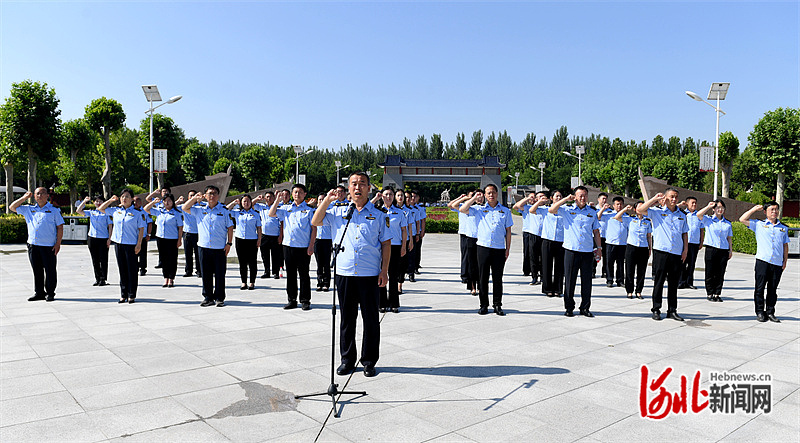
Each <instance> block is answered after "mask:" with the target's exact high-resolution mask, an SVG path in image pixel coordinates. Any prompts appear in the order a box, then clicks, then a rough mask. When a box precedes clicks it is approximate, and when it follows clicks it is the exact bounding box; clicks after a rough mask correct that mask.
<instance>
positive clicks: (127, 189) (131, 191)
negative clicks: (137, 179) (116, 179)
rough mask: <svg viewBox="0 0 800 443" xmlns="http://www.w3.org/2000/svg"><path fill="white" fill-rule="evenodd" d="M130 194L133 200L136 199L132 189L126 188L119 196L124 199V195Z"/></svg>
mask: <svg viewBox="0 0 800 443" xmlns="http://www.w3.org/2000/svg"><path fill="white" fill-rule="evenodd" d="M126 193H127V194H128V195H129V196H130V197H131V198H133V197H134V194H133V190H132V189H131V188H125V189H123V190H122V192H120V193H119V196H120V197H122V194H126Z"/></svg>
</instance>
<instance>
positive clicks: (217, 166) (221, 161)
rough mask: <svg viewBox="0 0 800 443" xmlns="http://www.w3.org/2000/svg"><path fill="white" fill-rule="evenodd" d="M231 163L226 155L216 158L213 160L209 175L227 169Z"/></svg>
mask: <svg viewBox="0 0 800 443" xmlns="http://www.w3.org/2000/svg"><path fill="white" fill-rule="evenodd" d="M232 164H233V162H231V161H230V160H229V159H228V158H227V157H220V158H218V159H217V161H216V162H214V166H213V167H212V168H211V175H214V174H219V173H220V172H225V171H227V170H228V167H229V166H231V165H232Z"/></svg>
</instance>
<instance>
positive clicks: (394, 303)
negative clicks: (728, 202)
mask: <svg viewBox="0 0 800 443" xmlns="http://www.w3.org/2000/svg"><path fill="white" fill-rule="evenodd" d="M369 192H370V183H369V177H368V176H367V175H366V174H363V173H354V174H351V175H350V177H349V178H348V187H347V188H346V187H345V186H341V185H340V186H338V187H337V188H334V189H331V190H330V191H329V192H327V193H325V194H319V195H318V196H317V197H316V198H312V199H310V200H308V201H307V196H308V191H307V189H306V188H305V186H304V185H302V184H295V185H294V186H293V187H292V188H291V189H283V190H280V191H278V192H277V195H276V194H275V193H273V192H267V193H265V194H263V195H258V196H255V197H251V196H250V195H244V196H242V197H241V198H238V199H236V200H235V201H233V202H231V203H230V204H228V205H227V206H226V205H224V204H222V203H220V195H219V193H220V191H219V189H218V188H216V187H215V186H208V187H206V188H205V189H204V190H203V191H202V192H198V191H196V190H192V191H189V192H188V193H187V196H186V198H184V197H183V196H180V197H178V198H177V199H176V198H175V196H174V195H172V193H171V192H170V190H169V189H168V188H165V189H160V190H156V191H154V192H152V193H151V194H149V195H147V196H146V197H145V201H142V199H141V198H139V197H136V196H135V195H134V194H133V192H132V191H131V190H130V189H124V190H123V191H122V192H121V193H120V194H119V196H116V195H115V196H113V197H111V198H110V199H109V200H107V201H103V199H102V198H99V197H98V198H95V199H94V201H93V203H94V206H95V209H91V210H88V209H85V206H86V204H88V203H89V202H90V201H92V200H91V199H90V198H89V197H86V198H85V199H84V200H83V201H81V202H80V203H79V205H78V207H77V212H78V213H79V214H80V215H84V216H88V218H89V233H88V248H89V253H90V256H91V261H92V266H93V271H94V278H95V282H94V285H95V286H106V285H108V284H109V276H108V251H109V249H110V248H111V245H112V244H113V246H114V253H115V256H116V262H117V267H118V271H119V272H118V276H119V277H118V278H119V288H120V298H119V303H134V302H135V300H136V297H137V290H138V279H139V277H140V276H144V275H145V274H146V272H147V260H146V258H147V254H146V251H147V242H148V241H149V240H150V236H151V235H152V236H153V237H154V238H155V239H156V241H157V246H158V259H159V263H158V265H157V266H156V267H157V268H160V269H161V272H162V276H163V278H164V284H163V287H165V288H171V287H174V285H175V277H176V274H177V272H178V271H177V269H178V253H179V248H180V247H181V246H183V250H184V256H185V267H184V273H183V277H192V276H195V275H196V276H197V277H200V278H201V279H202V296H203V297H202V302H201V303H200V306H203V307H209V306H217V307H223V306H225V299H226V293H225V290H226V287H225V273H226V270H227V256H228V254H229V252H230V249H231V246H233V245H234V243H233V242H234V239H235V242H236V253H237V258H238V263H239V273H240V277H241V287H240V289H241V290H254V289H255V288H256V281H257V275H258V264H257V255H258V253H259V252H260V255H261V259H262V262H263V266H264V270H263V274H261V278H262V279H265V278H273V279H280V278H281V277H282V276H284V277H285V279H286V294H287V303H286V305H285V306H284V309H294V308H297V307H300V308H302V310H309V309H311V293H312V291H311V279H310V275H309V268H310V260H311V256H312V255H313V256H314V257H315V259H316V264H317V276H316V277H317V278H316V283H317V285H316V292H327V291H329V290H330V288H331V286H332V285H331V284H332V277H333V279H334V280H333V284H334V285H335V286H336V288H337V295H338V299H339V303H340V308H341V311H342V319H341V325H340V353H341V366H340V367H339V369H338V370H337V373H339V374H340V375H344V374H347V373H350V372H351V371H352V370H353V369H354V368H355V366H356V364H357V363H358V362H359V361H360V362H361V364H362V365H363V366H364V372H365V374H366V375H367V376H372V375H375V372H376V371H375V363H376V362H377V360H378V352H379V351H378V349H379V342H380V328H379V318H378V314H379V313H383V312H387V311H389V312H394V313H397V312H400V294H402V293H403V284H404V282H405V280H406V278H407V279H408V280H409V281H411V282H414V281H415V275H416V274H419V272H420V271H419V269H420V257H421V255H420V253H421V249H422V240H423V237H424V236H425V219H426V211H425V207H424V206H423V205H421V204H420V202H419V195H418V194H417V193H416V192H413V191H404V190H401V189H397V190H395V189H393V188H391V187H385V188H383V189H382V190H381V191H380V192H378V193H376V195H375V196H374V198H373V199H372V200H371V201H370V200H369V198H368V196H369ZM31 196H33V197H34V203H33V204H23V203H24V202H25V201H26V200H28V199H29V198H30V197H31ZM348 197H349V198H348ZM499 198H500V192H499V189H498V188H497V187H496V186H495V185H493V184H489V185H487V186H486V187H484V188H483V189H475V190H474V191H472V192H470V193H469V194H465V195H461V196H459V197H458V198H456V199H454V200H453V201H451V202H450V203H449V204H448V206H449V208H450V209H451V210H453V211H456V212H458V217H459V231H458V232H459V235H460V248H461V272H460V275H461V282H462V283H463V284H465V285H466V290H467V291H468V292H469V293H471V294H472V295H477V296H478V297H479V309H478V313H479V314H480V315H485V314H488V311H489V309H488V308H489V302H490V297H489V280H491V281H492V286H491V306H492V308H493V311H494V313H496V314H497V315H501V316H503V315H505V312H504V311H503V308H502V305H503V304H502V297H503V274H504V272H505V269H504V268H505V262H506V261H507V259H508V257H509V254H510V253H511V227H512V226H513V224H514V221H513V217H512V210H511V209H509V208H508V207H507V206H504V205H503V204H501V203H500V200H499ZM587 198H588V191H587V189H586V188H584V187H583V186H578V187H577V188H575V189H574V190H573V191H572V193H571V194H570V195H567V196H564V195H563V194H562V193H561V192H559V191H554V192H553V193H552V194H551V193H548V192H544V191H542V192H531V193H530V194H529V195H528V196H527V197H525V198H523V199H521V200H520V201H518V202H516V204H514V205H513V210H515V211H517V212H519V213H520V214H521V215H522V219H523V224H522V230H523V242H522V243H523V244H522V253H523V269H522V271H523V274H525V275H529V276H530V277H531V281H530V285H532V286H534V285H541V293H542V294H543V295H545V296H547V297H552V298H557V297H563V300H564V315H566V316H567V317H572V316H574V315H575V314H574V310H575V307H576V301H575V296H576V294H579V295H580V304H579V305H578V310H579V313H580V314H581V315H583V316H585V317H593V316H594V314H593V313H592V312H591V310H590V308H591V296H592V286H593V285H592V280H593V279H594V278H596V277H597V268H598V267H599V268H600V271H601V272H600V277H601V278H604V279H605V281H606V286H607V287H609V288H611V287H614V286H619V287H624V288H625V294H626V295H627V298H629V299H634V298H635V299H643V298H644V295H643V289H644V280H645V272H646V270H647V264H648V262H649V261H650V259H651V258H652V278H653V288H652V295H651V297H652V307H651V310H650V311H651V316H652V318H653V319H654V320H661V319H662V317H661V310H662V308H663V292H664V285H665V284H666V289H667V308H666V316H667V317H668V318H672V319H674V320H678V321H683V319H682V318H681V316H680V315H679V314H678V312H677V309H678V289H682V288H690V289H696V288H695V286H694V281H693V279H692V276H693V274H694V268H695V261H696V258H697V255H698V251H699V250H700V249H701V248H705V249H706V251H705V254H704V257H705V290H706V294H707V298H708V300H709V301H715V302H721V301H722V289H723V285H724V281H725V269H726V265H727V262H728V260H729V259H730V258H731V255H732V235H733V234H732V229H731V223H730V221H729V220H727V219H726V218H725V203H724V202H723V201H721V200H716V201H712V202H710V203H709V204H708V206H706V207H704V208H701V209H699V210H698V209H697V199H696V198H694V197H686V198H685V199H684V200H680V199H679V196H678V191H677V190H675V189H673V188H668V189H667V190H666V191H665V192H664V193H663V194H662V193H659V194H657V195H655V196H653V197H652V198H651V199H649V200H647V201H640V202H637V203H636V204H635V205H633V206H631V205H627V206H626V205H625V204H624V200H623V199H622V198H621V197H615V198H613V199H612V203H611V204H609V203H608V202H607V199H608V196H607V195H606V194H605V193H601V194H600V195H599V197H598V199H597V202H595V203H590V202H589V201H588V199H587ZM143 203H144V205H143ZM10 209H11V210H12V211H14V212H16V213H18V214H21V215H23V216H24V217H25V219H26V222H27V225H28V257H29V260H30V263H31V267H32V269H33V274H34V295H33V296H32V297H30V298H29V301H35V300H47V301H53V300H54V299H55V290H56V285H57V279H56V278H57V277H56V275H57V273H56V256H57V254H58V251H59V248H60V245H61V239H62V235H63V224H64V220H63V218H62V216H61V211H60V210H59V209H58V208H55V207H54V206H53V205H51V204H50V203H49V193H48V190H47V189H46V188H37V189H36V190H35V191H34V193H30V192H28V193H26V194H25V195H24V196H23V197H22V198H20V199H18V200H16V201H14V202H13V203H12V204H11V205H10ZM760 211H763V212H765V213H766V214H765V215H766V218H765V219H764V220H757V219H754V218H752V217H753V215H754V214H755V213H757V212H760ZM740 221H741V222H742V223H745V224H746V225H747V226H748V227H749V228H750V229H751V230H752V231H754V232H755V235H756V240H757V253H756V260H755V261H756V264H755V291H754V303H755V311H756V318H757V320H758V321H761V322H763V321H767V320H769V321H773V322H779V320H778V319H777V317H776V316H775V304H776V302H777V287H778V284H779V282H780V277H781V274H782V272H783V270H784V269H785V268H786V264H787V259H788V241H789V240H788V228H787V227H786V226H785V225H784V224H782V223H781V222H780V221H779V220H778V205H777V203H775V202H770V203H767V204H766V205H763V206H761V205H759V206H755V207H754V208H752V209H751V210H750V211H748V212H746V213H745V214H743V215H742V216H741V218H740ZM153 225H155V227H156V229H155V232H153V229H152V226H153ZM337 252H338V255H337ZM333 256H336V257H337V258H336V259H335V260H334V265H335V269H331V258H332V257H333ZM578 275H580V282H578ZM578 285H579V286H580V289H579V292H576V290H577V288H578ZM359 306H360V307H361V309H360V310H361V315H362V320H363V324H364V331H363V334H364V341H363V347H362V352H361V356H360V358H359V357H358V355H357V350H356V344H355V331H356V324H357V316H358V311H359Z"/></svg>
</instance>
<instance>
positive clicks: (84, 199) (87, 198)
mask: <svg viewBox="0 0 800 443" xmlns="http://www.w3.org/2000/svg"><path fill="white" fill-rule="evenodd" d="M90 201H92V199H91V198H89V196H88V195H87V196H86V197H84V198H83V202H84V203H89V202H90Z"/></svg>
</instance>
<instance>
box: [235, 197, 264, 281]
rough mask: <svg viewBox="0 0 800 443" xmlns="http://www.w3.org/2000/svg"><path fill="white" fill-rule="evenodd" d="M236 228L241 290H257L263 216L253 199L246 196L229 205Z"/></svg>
mask: <svg viewBox="0 0 800 443" xmlns="http://www.w3.org/2000/svg"><path fill="white" fill-rule="evenodd" d="M228 209H229V210H230V211H231V215H232V216H233V219H234V221H236V228H234V230H233V237H234V238H235V239H236V240H234V241H235V242H236V257H237V258H238V259H239V275H240V276H241V277H242V286H241V287H240V288H239V289H241V290H245V289H249V290H251V291H252V290H254V289H255V288H256V273H257V272H258V259H257V252H258V249H259V248H260V247H261V215H260V214H259V213H258V211H256V210H255V209H254V208H253V200H252V198H251V197H250V196H249V195H247V194H245V195H243V196H242V197H241V198H237V199H236V200H234V201H232V202H231V203H229V204H228ZM248 269H249V270H250V286H248V285H247V270H248Z"/></svg>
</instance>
